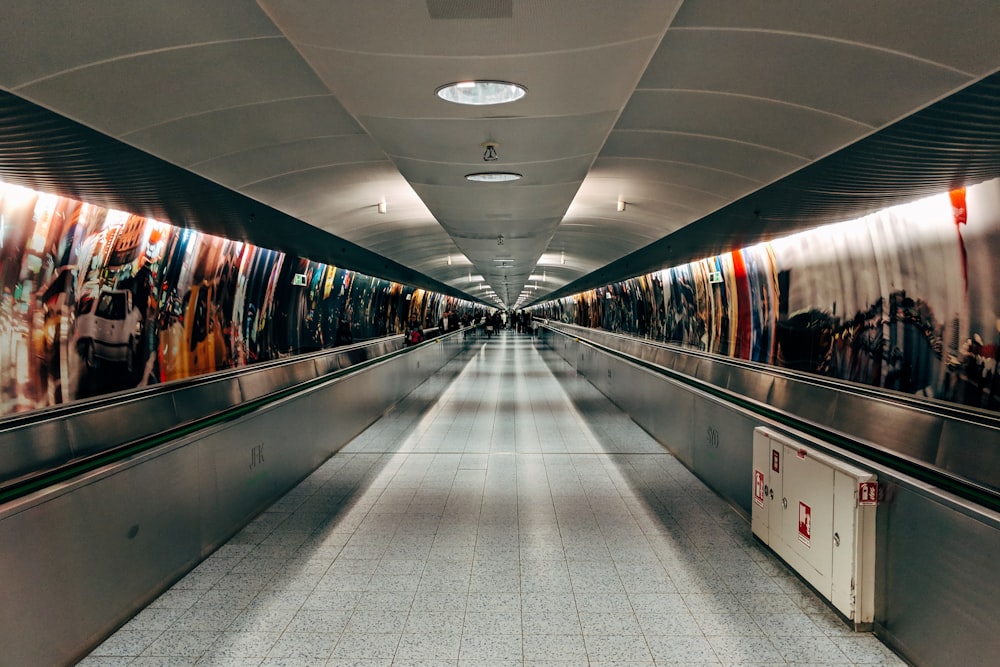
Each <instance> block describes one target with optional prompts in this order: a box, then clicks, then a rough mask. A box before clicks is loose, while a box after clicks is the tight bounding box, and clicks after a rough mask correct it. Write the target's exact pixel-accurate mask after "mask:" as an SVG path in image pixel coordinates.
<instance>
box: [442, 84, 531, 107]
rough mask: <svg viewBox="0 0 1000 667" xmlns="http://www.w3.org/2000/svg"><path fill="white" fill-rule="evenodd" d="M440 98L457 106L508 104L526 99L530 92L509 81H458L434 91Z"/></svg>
mask: <svg viewBox="0 0 1000 667" xmlns="http://www.w3.org/2000/svg"><path fill="white" fill-rule="evenodd" d="M434 92H435V94H437V96H438V97H440V98H441V99H442V100H445V101H447V102H454V103H455V104H473V105H476V106H483V105H487V104H507V103H508V102H516V101H517V100H519V99H521V98H522V97H524V96H525V95H526V94H527V93H528V90H527V89H526V88H525V87H524V86H522V85H520V84H517V83H510V82H509V81H456V82H455V83H449V84H447V85H445V86H441V87H440V88H438V89H437V90H436V91H434Z"/></svg>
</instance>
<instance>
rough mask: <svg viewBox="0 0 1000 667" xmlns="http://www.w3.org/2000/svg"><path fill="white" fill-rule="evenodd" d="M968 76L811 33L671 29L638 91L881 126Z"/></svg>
mask: <svg viewBox="0 0 1000 667" xmlns="http://www.w3.org/2000/svg"><path fill="white" fill-rule="evenodd" d="M968 82H969V77H968V75H966V74H964V73H962V72H958V71H956V70H953V69H950V68H947V67H945V66H942V65H937V64H935V63H930V62H927V61H925V60H919V59H916V58H913V57H911V56H908V55H905V54H900V53H894V52H890V51H884V50H880V49H875V48H870V47H868V46H865V45H863V44H855V43H849V42H843V41H833V40H824V39H818V38H816V37H813V36H809V35H788V34H776V33H761V32H748V31H743V30H715V29H687V28H674V29H671V30H670V31H669V32H668V33H667V36H666V37H665V38H664V40H663V43H662V44H661V45H660V48H659V50H658V51H657V52H656V55H655V56H654V57H653V60H652V61H651V62H650V65H649V68H648V69H647V70H646V73H645V75H644V76H643V78H642V81H640V83H639V89H640V90H647V89H674V90H713V91H718V92H724V93H735V94H738V95H748V96H751V97H760V98H764V99H769V100H776V101H781V102H787V103H790V104H797V105H800V106H804V107H808V108H812V109H819V110H823V111H826V112H828V113H832V114H837V115H840V116H844V117H845V118H849V119H853V120H855V121H858V122H860V123H864V124H866V125H872V126H882V125H884V124H885V123H888V122H891V121H893V120H896V119H898V118H899V117H901V116H903V115H905V114H907V113H909V112H912V111H913V110H914V108H916V107H919V106H922V105H923V104H926V103H927V102H929V101H933V100H935V99H937V98H939V97H940V96H942V95H946V94H948V93H950V92H953V91H954V90H956V89H957V88H959V87H960V86H962V85H963V84H965V83H968Z"/></svg>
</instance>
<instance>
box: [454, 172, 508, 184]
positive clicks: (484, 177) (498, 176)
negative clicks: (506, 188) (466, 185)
mask: <svg viewBox="0 0 1000 667" xmlns="http://www.w3.org/2000/svg"><path fill="white" fill-rule="evenodd" d="M465 178H466V179H467V180H470V181H478V182H479V183H502V182H504V181H516V180H519V179H520V178H521V174H515V173H514V172H512V171H481V172H479V173H477V174H466V175H465Z"/></svg>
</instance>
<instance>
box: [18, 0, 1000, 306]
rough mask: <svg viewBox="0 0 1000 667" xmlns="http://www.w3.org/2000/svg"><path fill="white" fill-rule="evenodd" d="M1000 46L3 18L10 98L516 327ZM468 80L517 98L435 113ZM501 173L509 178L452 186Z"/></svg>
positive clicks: (580, 12)
mask: <svg viewBox="0 0 1000 667" xmlns="http://www.w3.org/2000/svg"><path fill="white" fill-rule="evenodd" d="M998 24H1000V3H998V2H996V0H965V1H964V2H962V3H960V4H957V5H956V4H955V3H953V2H937V1H928V2H917V3H915V2H913V1H912V0H879V2H871V1H870V0H839V1H838V2H825V3H819V2H809V3H805V2H802V1H801V0H766V2H765V1H761V2H749V1H748V2H732V1H731V0H684V1H683V2H681V1H680V0H629V1H628V2H622V1H621V0H603V1H599V0H545V1H544V2H539V1H538V0H422V1H421V0H413V1H410V2H391V1H389V0H366V1H358V0H260V1H259V2H257V3H253V2H249V1H248V0H212V2H204V1H203V0H143V1H142V2H134V1H133V0H103V1H102V2H98V3H94V2H89V3H82V2H78V1H77V0H47V1H46V2H44V3H39V2H37V1H36V0H9V1H8V2H6V3H4V22H3V23H2V24H0V37H2V39H0V87H2V88H3V89H5V90H7V91H10V92H12V93H14V94H16V95H18V96H21V97H23V98H25V99H28V100H30V101H32V102H35V103H37V104H39V105H41V106H43V107H46V108H48V109H51V110H53V111H56V112H58V113H60V114H62V115H64V116H67V117H69V118H71V119H73V120H76V121H78V122H80V123H83V124H84V125H87V126H89V127H91V128H94V129H96V130H99V131H100V132H103V133H105V134H107V135H110V136H112V137H114V138H116V139H119V140H121V141H124V142H126V143H128V144H131V145H133V146H135V147H137V148H140V149H142V150H144V151H146V152H149V153H151V154H153V155H156V156H157V157H160V158H162V159H164V160H166V161H168V162H171V163H173V164H175V165H178V166H180V167H183V168H185V169H188V170H190V171H192V172H195V173H197V174H199V175H201V176H204V177H206V178H208V179H210V180H212V181H214V182H216V183H219V184H220V185H223V186H225V187H227V188H230V189H232V190H234V191H236V192H239V193H241V194H243V195H246V196H248V197H250V198H252V199H255V200H257V201H260V202H262V203H264V204H267V205H269V206H272V207H274V208H276V209H278V210H280V211H283V212H285V213H287V214H289V215H291V216H293V217H296V218H299V219H300V220H303V221H305V222H307V223H309V224H311V225H313V226H315V227H318V228H320V229H322V230H325V231H327V232H330V233H331V234H334V235H336V236H339V237H341V238H344V239H347V240H349V241H352V242H354V243H357V244H358V245H360V246H362V247H364V248H367V249H369V250H371V251H373V252H375V253H378V254H380V255H383V256H384V257H387V258H389V259H392V260H395V261H397V262H399V263H401V264H403V265H406V266H408V267H410V268H412V269H414V270H416V271H418V272H420V273H422V274H424V275H426V276H428V277H430V278H433V279H434V280H437V281H441V282H444V283H447V284H449V285H452V286H453V287H455V288H456V289H459V290H462V291H466V292H467V293H469V294H470V295H472V296H478V295H479V294H481V293H483V292H485V291H487V290H486V289H485V287H483V286H482V284H483V283H486V284H488V285H489V286H492V288H493V289H494V290H495V291H496V293H497V294H499V295H500V298H501V299H502V300H503V301H505V302H506V303H508V304H513V303H515V302H516V301H517V300H518V298H519V295H520V294H521V293H522V288H523V287H524V286H525V285H526V284H530V285H532V286H533V287H532V288H531V289H530V290H528V292H530V298H531V299H536V298H540V297H543V296H544V294H546V293H548V292H550V291H552V290H556V289H558V288H559V287H561V286H563V285H566V284H567V283H569V282H572V281H574V280H578V279H580V278H581V277H584V276H586V275H587V274H588V273H590V272H591V271H595V270H597V269H600V268H601V267H604V266H606V265H608V264H609V263H611V262H613V261H615V260H617V259H619V258H622V257H623V256H626V255H628V254H629V253H632V252H634V251H636V250H638V249H640V248H642V247H644V246H647V245H649V244H650V243H653V242H654V241H658V240H660V239H663V238H664V237H666V236H668V235H670V234H672V233H674V232H676V231H678V230H681V229H683V228H685V227H686V226H688V225H690V224H692V223H693V222H696V221H698V220H700V219H702V218H704V217H705V216H707V215H709V214H710V213H712V212H714V211H718V210H719V209H721V208H723V207H725V206H726V205H728V204H730V203H732V202H734V201H736V200H738V199H740V198H741V197H744V196H746V195H748V194H750V193H753V192H755V191H757V190H759V189H760V188H762V187H764V186H766V185H768V184H771V183H774V182H775V181H777V180H779V179H781V178H783V177H785V176H787V175H789V174H791V173H793V172H795V171H797V170H799V169H801V168H802V167H805V166H807V165H809V164H811V163H813V162H814V161H816V160H818V159H820V158H823V157H824V156H827V155H829V154H831V153H833V152H835V151H837V150H838V149H840V148H843V147H845V146H847V145H849V144H851V143H853V142H855V141H857V140H858V139H861V138H863V137H865V136H867V135H869V134H872V133H873V132H875V131H877V130H879V129H881V128H883V127H886V126H887V125H889V124H891V123H893V122H895V121H897V120H899V119H901V118H904V117H906V116H907V115H909V114H911V113H913V112H915V111H917V110H919V109H921V108H923V107H926V106H927V105H929V104H931V103H933V102H935V101H937V100H939V99H941V98H943V97H945V96H947V95H949V94H951V93H952V92H954V91H957V90H960V89H961V88H963V87H965V86H967V85H969V84H971V83H974V82H975V81H977V80H979V79H982V78H983V77H985V76H987V75H989V74H991V73H993V72H995V71H997V70H998V68H1000V47H998V46H997V40H996V39H995V32H996V31H995V30H993V29H990V28H988V26H995V25H998ZM473 78H482V79H500V80H509V81H515V82H518V83H521V84H523V85H524V86H526V87H527V89H528V91H529V92H528V95H527V96H526V97H525V98H524V99H522V100H520V101H518V102H515V103H513V104H509V105H505V106H500V107H474V108H470V107H461V106H456V105H451V104H449V103H446V102H443V101H441V100H439V99H438V98H437V97H436V96H435V95H434V90H435V89H436V88H437V87H438V86H440V85H442V84H445V83H448V82H452V81H459V80H466V79H473ZM487 140H492V141H496V142H497V143H498V144H499V148H498V152H499V155H500V159H499V160H498V161H497V162H495V163H490V164H489V165H486V164H484V162H483V160H482V152H483V148H482V146H481V145H480V144H481V143H482V142H485V141H487ZM490 168H496V169H504V170H510V171H516V172H519V173H523V174H524V178H523V179H522V180H520V181H518V182H515V183H509V184H476V183H470V182H468V181H466V180H465V179H464V176H465V174H467V173H470V172H474V171H483V170H487V169H490ZM380 201H384V202H385V207H386V210H385V213H379V211H378V203H379V202H380ZM619 201H622V202H624V203H625V205H624V210H622V211H619V210H618V205H617V204H618V202H619ZM715 233H718V234H723V235H724V234H727V233H729V231H728V230H726V229H719V230H717V231H716V232H715ZM501 236H502V237H503V244H502V245H499V244H498V241H499V240H500V238H499V237H501ZM315 259H318V260H321V261H323V260H326V259H328V258H324V257H316V258H315ZM501 260H502V261H501ZM532 276H534V278H532ZM470 277H471V278H472V279H471V280H470Z"/></svg>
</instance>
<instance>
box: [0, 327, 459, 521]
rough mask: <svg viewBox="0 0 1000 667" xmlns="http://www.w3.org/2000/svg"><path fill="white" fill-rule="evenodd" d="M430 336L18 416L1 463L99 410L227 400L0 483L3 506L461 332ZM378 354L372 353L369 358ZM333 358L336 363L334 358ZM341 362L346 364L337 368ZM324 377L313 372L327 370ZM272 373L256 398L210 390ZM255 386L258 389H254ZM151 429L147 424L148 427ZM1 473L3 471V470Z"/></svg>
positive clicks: (1, 436)
mask: <svg viewBox="0 0 1000 667" xmlns="http://www.w3.org/2000/svg"><path fill="white" fill-rule="evenodd" d="M425 332H426V333H427V334H428V337H427V338H426V339H425V340H424V341H423V342H422V343H419V344H418V345H415V346H412V347H404V346H403V335H402V334H394V335H392V336H387V337H384V338H379V339H372V340H367V341H362V342H359V343H354V344H350V345H343V346H338V347H336V348H332V349H329V350H321V351H318V352H310V353H304V354H300V355H295V356H293V357H290V358H287V359H279V360H274V361H268V362H263V363H260V364H254V365H252V366H248V367H245V368H240V369H233V370H227V371H220V372H217V373H212V374H208V375H204V376H199V377H196V378H189V379H185V380H179V381H175V382H170V383H167V384H164V385H156V386H154V387H150V388H146V389H143V390H139V391H132V392H128V393H124V392H119V393H117V394H112V395H107V396H100V397H96V398H94V399H89V400H85V401H79V402H76V403H72V404H68V405H65V406H58V407H55V408H50V409H47V410H40V411H37V412H34V413H31V414H29V415H25V416H22V415H18V416H15V417H13V418H7V419H4V420H0V461H2V460H3V457H4V454H5V451H4V445H7V444H11V443H12V442H17V441H18V440H19V439H20V440H26V441H28V442H29V443H30V441H31V440H32V438H31V437H28V436H26V435H25V434H29V433H32V432H37V433H40V434H41V436H42V437H43V438H45V437H49V436H51V435H52V434H53V433H55V432H56V431H58V430H59V429H58V427H57V426H56V425H62V426H63V427H65V425H66V424H72V423H73V422H74V421H97V420H101V415H102V413H104V412H107V411H110V410H115V409H119V408H122V407H123V406H124V407H125V408H126V410H125V411H126V412H128V413H133V414H135V413H138V412H142V411H146V412H148V411H150V410H152V411H155V410H157V409H161V408H166V409H170V408H172V409H173V410H174V411H175V412H176V410H177V406H178V403H179V399H178V397H179V396H181V395H184V394H186V393H191V392H193V393H194V394H195V396H194V400H197V399H198V398H200V397H203V396H205V395H206V392H208V393H213V394H214V393H222V394H224V395H226V396H227V398H228V399H229V400H225V401H224V403H225V405H223V406H222V407H218V406H217V405H216V406H209V407H207V408H206V409H205V410H203V411H202V412H201V413H200V414H197V413H194V414H191V415H190V416H189V417H188V418H184V419H180V420H178V421H176V422H175V423H173V424H169V425H165V426H164V425H163V423H164V422H163V421H162V420H161V421H158V422H153V423H155V424H158V426H155V427H153V430H150V429H149V428H146V429H143V428H141V427H137V428H135V429H132V433H131V434H130V435H131V436H133V437H128V436H126V437H124V438H116V439H114V440H113V441H112V442H108V443H106V444H105V445H104V446H101V447H98V448H95V449H93V450H92V451H87V452H85V453H82V454H80V455H77V456H71V457H63V458H61V459H57V460H55V461H52V462H51V463H52V464H51V465H48V466H46V467H42V468H38V469H35V470H30V471H26V472H23V473H22V474H19V475H16V476H13V477H8V478H0V506H2V505H4V504H5V503H8V502H10V501H13V500H16V499H18V498H21V497H23V496H26V495H29V494H31V493H34V492H37V491H40V490H43V489H46V488H48V487H51V486H54V485H56V484H60V483H62V482H65V481H67V480H69V479H72V478H75V477H78V476H80V475H83V474H85V473H88V472H91V471H93V470H96V469H98V468H101V467H103V466H107V465H110V464H112V463H116V462H119V461H122V460H125V459H128V458H131V457H134V456H136V455H138V454H140V453H143V452H146V451H148V450H151V449H155V448H156V447H160V446H162V445H164V444H166V443H169V442H174V441H176V440H178V439H181V438H183V437H185V436H188V435H190V434H192V433H195V432H198V431H200V430H202V429H205V428H209V427H212V426H215V425H217V424H221V423H225V422H228V421H232V420H235V419H238V418H240V417H242V416H244V415H246V414H249V413H251V412H254V411H257V410H260V409H262V408H264V407H266V406H268V405H271V404H273V403H276V402H278V401H281V400H283V399H285V398H288V397H290V396H293V395H295V394H298V393H301V392H304V391H308V390H310V389H313V388H315V387H318V386H321V385H323V384H326V383H329V382H334V381H337V380H340V379H342V378H344V377H346V376H348V375H351V374H354V373H357V372H359V371H361V370H363V369H365V368H368V367H369V366H372V365H374V364H378V363H382V362H385V361H387V360H389V359H392V358H393V357H396V356H399V355H401V354H405V353H407V352H409V351H411V350H414V349H417V348H419V347H423V346H427V345H434V344H437V343H439V342H440V341H441V340H442V339H443V338H445V337H448V336H452V335H455V334H458V333H461V330H459V331H456V332H452V333H448V334H444V335H441V336H438V335H437V333H438V331H437V329H436V328H434V329H426V330H425ZM371 352H375V354H369V353H371ZM338 358H340V359H339V360H338ZM340 361H346V363H338V362H340ZM310 366H311V367H312V369H311V370H313V371H317V372H313V373H312V375H308V376H306V375H307V373H302V372H292V373H283V372H282V371H287V370H288V369H290V368H294V367H299V368H305V369H309V367H310ZM324 368H325V371H324V372H318V371H319V370H321V369H324ZM268 374H271V375H275V374H277V375H278V376H279V377H277V378H272V379H273V380H274V381H273V382H270V383H268V382H266V381H265V382H264V384H270V385H271V386H270V387H268V388H266V389H263V390H260V391H259V393H257V395H254V396H247V395H245V394H241V395H234V394H233V393H232V391H222V392H215V391H214V390H213V388H214V387H217V386H218V385H220V384H232V383H239V381H240V380H241V379H245V378H251V377H253V376H262V375H265V376H266V375H268ZM252 384H256V385H259V384H260V383H252ZM147 423H148V422H147ZM0 472H2V468H0Z"/></svg>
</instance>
